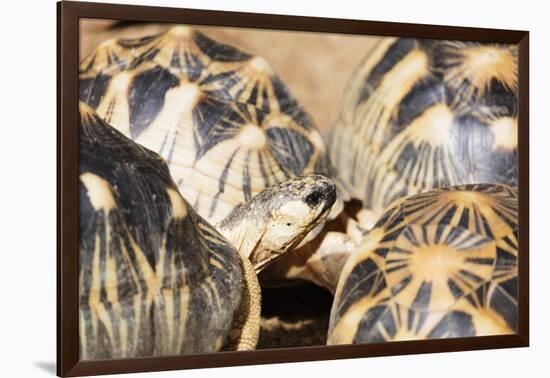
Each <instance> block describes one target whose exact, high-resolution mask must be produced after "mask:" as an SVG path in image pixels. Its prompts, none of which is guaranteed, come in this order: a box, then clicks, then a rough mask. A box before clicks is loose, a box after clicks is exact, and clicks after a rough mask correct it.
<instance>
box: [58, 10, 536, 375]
mask: <svg viewBox="0 0 550 378" xmlns="http://www.w3.org/2000/svg"><path fill="white" fill-rule="evenodd" d="M81 18H97V19H118V20H132V21H149V22H151V21H154V22H166V23H190V24H195V25H211V26H232V27H244V28H262V29H278V30H294V31H314V32H330V33H343V34H364V35H376V36H406V37H415V38H430V39H452V40H468V41H480V42H499V43H508V44H516V45H518V47H519V111H518V118H519V121H518V122H519V125H520V127H518V134H519V135H518V155H519V203H520V205H521V206H520V211H519V233H520V235H521V236H520V237H519V249H520V250H521V254H519V261H518V264H519V265H518V269H519V287H518V306H519V307H518V311H519V313H518V333H517V334H513V335H503V336H482V337H469V338H456V339H432V340H425V341H397V342H389V343H383V344H362V345H340V346H320V347H300V348H284V349H268V350H258V351H250V352H221V353H215V354H193V355H182V356H170V357H151V358H136V359H124V360H120V359H119V360H104V361H79V351H78V349H79V342H78V335H79V331H78V253H77V251H78V135H77V134H78V131H77V130H78V127H77V124H78V103H77V102H78V66H79V58H78V56H79V19H81ZM57 28H58V29H57V46H58V47H57V48H58V51H57V59H58V62H57V78H58V81H57V99H58V102H57V128H58V129H57V138H58V139H57V146H58V147H57V245H58V248H57V374H58V375H59V376H80V375H95V374H108V373H130V372H146V371H160V370H175V369H188V368H203V367H218V366H230V365H247V364H266V363H279V362H296V361H310V360H323V359H341V358H352V357H373V356H391V355H401V354H416V353H435V352H451V351H464V350H477V349H488V348H509V347H526V346H528V345H529V33H528V32H527V31H511V30H495V29H479V28H464V27H451V26H433V25H418V24H405V23H390V22H372V21H359V20H341V19H330V18H313V17H297V16H280V15H268V14H252V13H234V12H222V11H204V10H195V9H176V8H163V7H145V6H130V5H114V4H99V3H88V2H66V1H63V2H59V3H58V4H57Z"/></svg>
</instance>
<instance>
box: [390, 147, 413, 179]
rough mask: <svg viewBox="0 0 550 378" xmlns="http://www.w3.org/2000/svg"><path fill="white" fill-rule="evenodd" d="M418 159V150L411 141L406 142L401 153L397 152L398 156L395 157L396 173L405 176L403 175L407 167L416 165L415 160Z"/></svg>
mask: <svg viewBox="0 0 550 378" xmlns="http://www.w3.org/2000/svg"><path fill="white" fill-rule="evenodd" d="M417 159H418V151H417V150H416V148H415V147H414V144H413V142H412V141H411V142H408V143H407V144H406V145H405V147H404V148H403V150H402V151H401V153H400V154H399V157H398V158H397V161H396V162H395V165H394V167H393V168H394V169H395V170H396V171H397V173H398V174H399V175H400V176H402V177H405V175H403V173H404V171H405V170H406V169H408V168H409V167H411V166H413V167H414V166H416V160H417Z"/></svg>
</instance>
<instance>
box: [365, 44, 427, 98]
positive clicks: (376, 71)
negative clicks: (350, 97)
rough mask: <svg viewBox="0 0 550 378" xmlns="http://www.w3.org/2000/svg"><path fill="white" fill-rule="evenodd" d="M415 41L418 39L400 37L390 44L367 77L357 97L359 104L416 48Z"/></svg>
mask: <svg viewBox="0 0 550 378" xmlns="http://www.w3.org/2000/svg"><path fill="white" fill-rule="evenodd" d="M415 43H416V41H415V40H414V39H410V38H400V39H398V40H397V41H396V42H395V43H394V44H393V45H392V46H390V48H389V49H388V50H387V51H386V53H385V54H384V56H383V57H382V59H380V62H379V63H378V64H377V65H375V66H374V68H373V69H372V70H371V72H370V75H369V76H368V77H367V78H366V79H365V83H364V85H363V87H362V90H361V93H360V95H359V97H358V99H357V103H358V104H360V103H362V102H363V101H365V100H366V99H367V98H368V97H370V95H371V93H372V92H373V91H374V90H375V89H376V87H378V85H379V84H380V81H381V80H382V78H383V77H384V75H385V74H386V73H387V72H388V71H390V70H391V69H392V68H393V67H394V66H395V65H396V64H397V63H398V62H399V61H400V60H401V59H402V58H403V57H404V56H405V55H407V54H408V53H409V52H410V51H411V50H412V49H413V48H414V46H415Z"/></svg>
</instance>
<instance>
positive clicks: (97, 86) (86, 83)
mask: <svg viewBox="0 0 550 378" xmlns="http://www.w3.org/2000/svg"><path fill="white" fill-rule="evenodd" d="M111 79H112V77H111V76H109V75H104V74H101V73H100V74H98V75H97V76H96V77H94V78H90V79H81V80H79V82H78V98H79V99H80V101H83V102H85V103H86V104H87V105H88V106H90V107H91V108H92V109H96V108H97V107H98V106H99V103H100V102H101V99H102V98H103V96H104V95H105V92H106V91H107V88H108V86H109V83H110V82H111Z"/></svg>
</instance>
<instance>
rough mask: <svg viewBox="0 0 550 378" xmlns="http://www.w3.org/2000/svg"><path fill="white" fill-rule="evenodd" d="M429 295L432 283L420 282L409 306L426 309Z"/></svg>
mask: <svg viewBox="0 0 550 378" xmlns="http://www.w3.org/2000/svg"><path fill="white" fill-rule="evenodd" d="M431 296H432V283H431V282H427V281H424V282H422V284H421V285H420V288H419V289H418V292H417V293H416V296H415V298H414V300H413V302H412V304H411V307H412V308H413V309H415V310H424V309H427V308H428V306H429V305H430V298H431Z"/></svg>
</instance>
